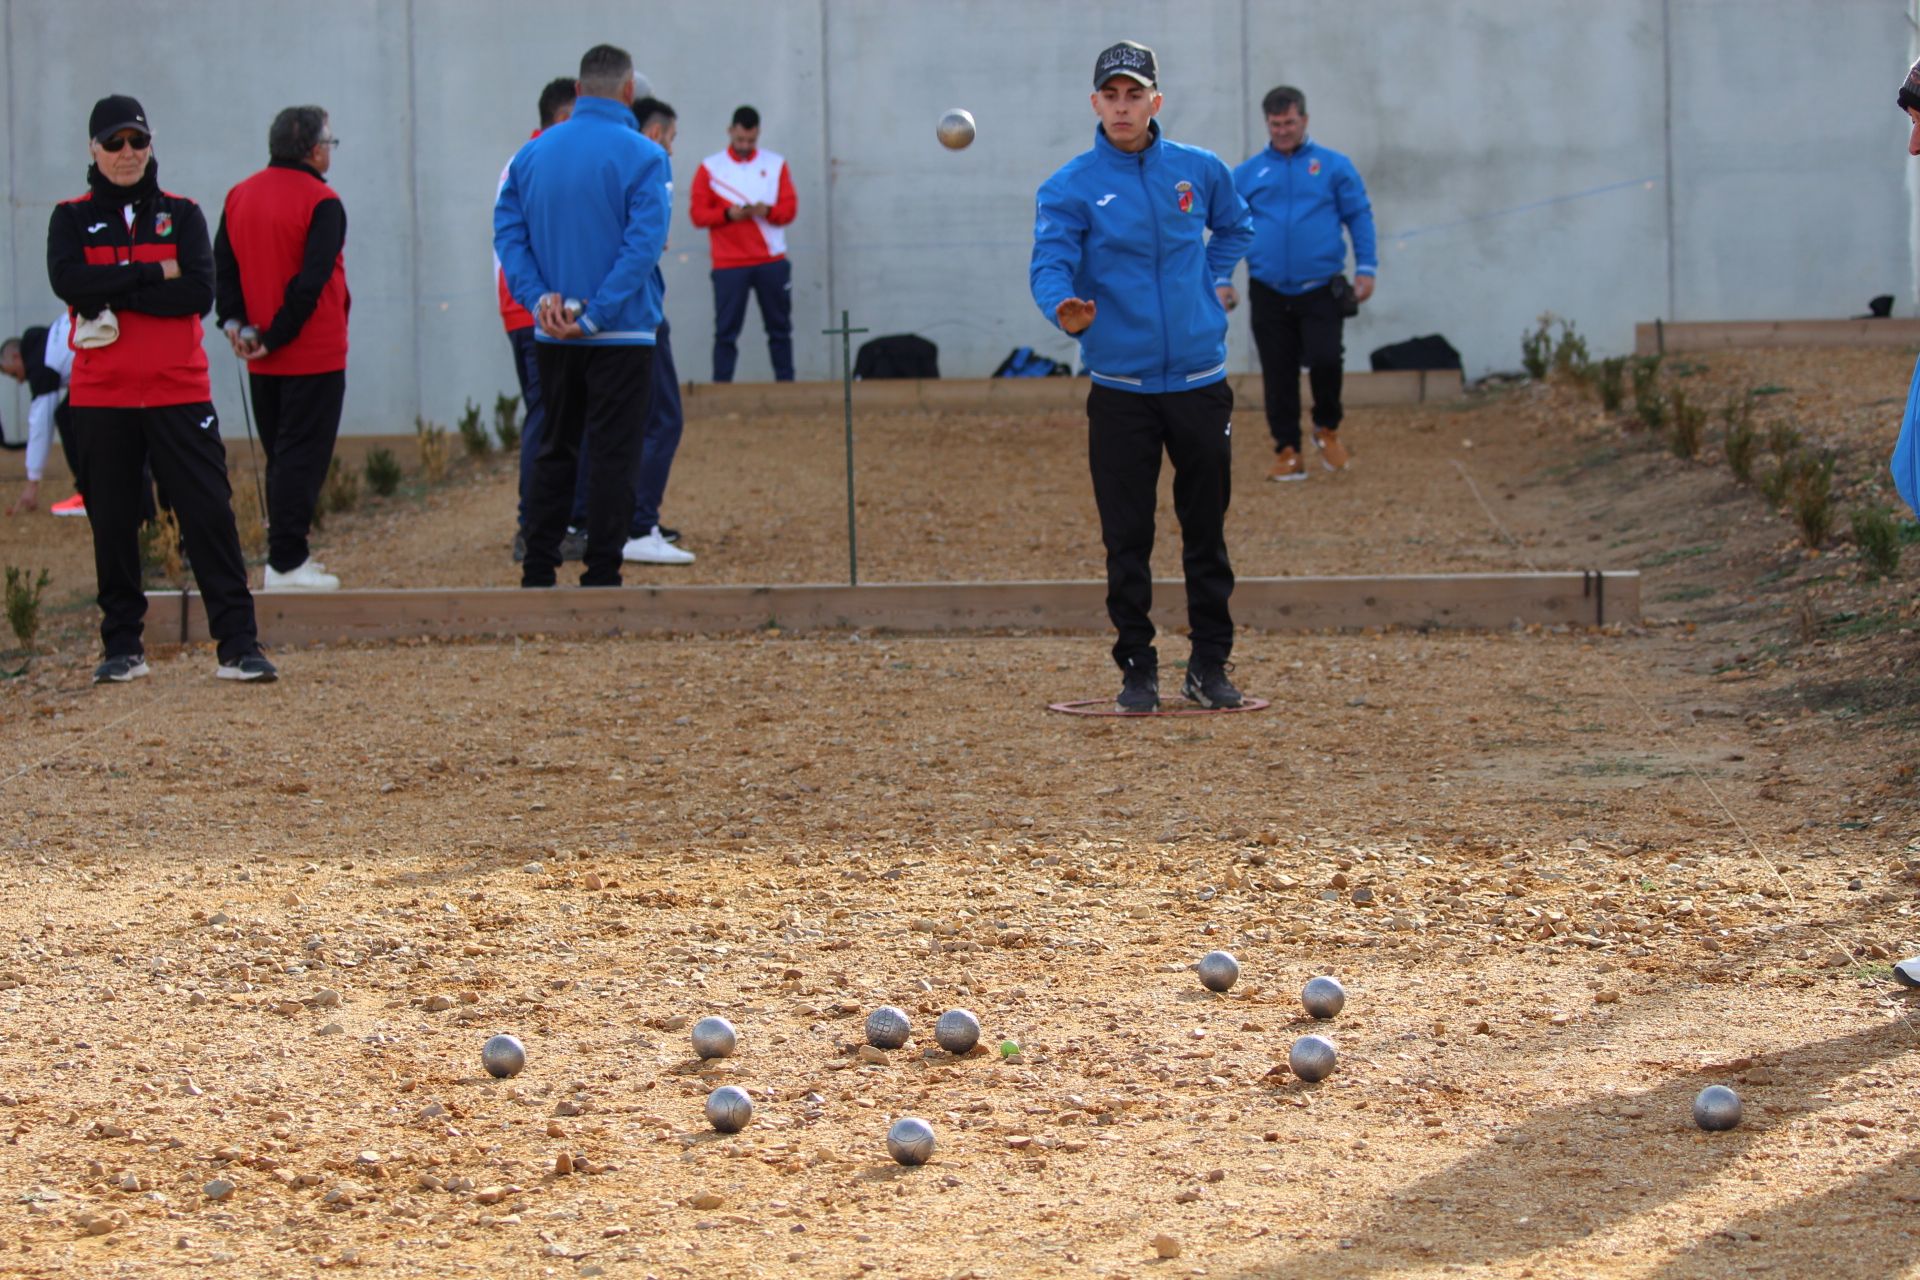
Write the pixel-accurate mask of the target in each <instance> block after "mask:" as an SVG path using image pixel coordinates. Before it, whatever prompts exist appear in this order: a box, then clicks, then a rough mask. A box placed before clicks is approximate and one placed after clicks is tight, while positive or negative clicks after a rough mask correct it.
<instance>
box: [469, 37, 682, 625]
mask: <svg viewBox="0 0 1920 1280" xmlns="http://www.w3.org/2000/svg"><path fill="white" fill-rule="evenodd" d="M633 95H634V76H633V59H632V58H631V57H630V56H628V54H627V53H626V51H625V50H622V49H616V48H614V47H613V46H612V45H596V46H594V47H593V48H592V49H589V50H587V52H586V55H585V56H584V57H582V58H581V60H580V81H579V97H578V98H577V99H576V100H575V102H574V106H573V118H572V120H570V121H569V122H568V123H567V126H566V127H565V128H564V129H551V130H548V131H547V132H545V133H542V134H541V135H540V136H539V137H537V138H535V139H533V140H532V141H531V142H528V143H527V144H526V145H525V146H523V147H521V148H520V151H519V154H517V155H515V156H514V158H513V162H512V163H511V164H509V165H508V166H507V176H506V180H505V181H504V182H502V183H501V185H500V195H499V197H498V199H497V201H496V202H495V204H494V209H493V247H494V253H495V254H496V255H497V256H498V257H499V259H500V269H501V270H502V271H503V272H505V273H506V278H507V288H508V290H509V291H510V292H511V293H512V294H513V297H514V299H515V301H517V302H519V303H520V305H521V306H523V307H526V308H527V309H528V310H529V311H531V312H533V315H534V319H535V322H536V323H537V325H538V326H539V333H538V334H537V335H536V338H535V341H536V342H537V343H538V345H539V352H538V355H539V364H540V389H541V393H542V396H543V397H544V398H545V400H546V407H547V436H546V440H545V441H544V442H543V443H542V445H541V447H540V453H539V456H538V457H537V458H536V459H535V460H534V475H533V485H532V490H531V492H530V494H529V495H528V497H529V503H528V512H527V558H526V561H525V563H524V564H523V565H522V566H521V571H520V585H521V586H523V587H550V586H553V585H554V581H555V571H556V570H557V569H558V568H559V565H560V540H561V538H562V537H564V536H565V534H566V531H567V516H568V513H569V508H570V506H571V505H572V497H573V486H574V482H575V478H576V475H577V472H578V467H579V457H580V447H581V441H582V440H583V439H584V440H585V441H586V446H587V449H588V453H589V455H590V457H589V482H588V491H587V550H586V556H585V560H586V568H585V571H584V572H583V573H582V574H581V575H580V584H581V585H582V586H588V587H601V586H605V587H617V586H619V585H620V552H621V548H622V547H623V546H624V544H625V543H626V541H627V525H628V522H629V521H630V520H631V519H632V516H633V471H634V461H635V457H636V455H637V453H638V450H639V448H640V431H641V424H642V423H643V422H644V421H645V418H646V407H647V396H648V392H649V380H650V378H651V376H652V366H653V344H654V335H655V330H656V329H658V327H659V325H660V299H659V297H658V296H657V295H656V293H655V292H654V290H652V289H651V288H649V287H648V281H649V279H650V278H651V276H652V274H653V270H654V267H655V266H656V265H658V263H659V261H660V253H661V250H662V249H664V248H665V247H666V242H667V220H668V216H669V213H670V209H671V205H672V200H673V170H672V167H671V166H670V165H669V164H668V162H667V153H666V151H665V150H663V149H662V148H661V147H660V145H659V144H658V143H655V142H653V141H651V140H649V139H648V138H646V137H644V136H642V134H641V133H640V130H639V127H638V126H637V125H636V124H635V123H634V118H633ZM569 302H578V303H579V304H580V309H579V310H575V309H574V308H573V307H571V306H569V305H568V304H569Z"/></svg>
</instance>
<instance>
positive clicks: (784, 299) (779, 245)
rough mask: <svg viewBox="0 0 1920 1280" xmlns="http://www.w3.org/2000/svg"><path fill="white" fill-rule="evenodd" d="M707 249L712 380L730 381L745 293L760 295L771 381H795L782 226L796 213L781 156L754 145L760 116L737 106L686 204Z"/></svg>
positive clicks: (703, 163) (789, 288)
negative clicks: (721, 146) (706, 236)
mask: <svg viewBox="0 0 1920 1280" xmlns="http://www.w3.org/2000/svg"><path fill="white" fill-rule="evenodd" d="M689 203H690V205H691V212H692V214H693V225H694V226H696V227H705V228H707V230H708V231H709V232H711V239H712V247H713V380H714V381H715V382H732V381H733V366H734V360H735V358H736V357H737V356H738V354H739V348H738V347H737V346H736V345H735V339H737V338H738V337H739V336H740V326H741V325H743V324H745V323H746V319H747V295H748V294H749V293H751V294H753V295H754V296H755V297H757V298H758V299H759V300H760V318H761V319H762V320H764V321H765V322H766V325H767V354H768V356H769V357H771V358H772V360H773V377H774V380H775V381H776V382H792V381H793V264H792V263H790V262H788V261H787V233H786V230H785V228H786V226H787V224H788V223H790V222H792V221H793V218H794V214H796V213H798V212H799V209H800V202H799V200H798V198H797V197H795V195H794V194H793V179H792V178H791V177H790V176H788V174H787V162H786V160H785V158H783V157H781V156H779V155H776V154H774V153H773V152H771V151H765V150H762V149H761V148H760V113H759V112H758V111H755V110H754V109H753V108H752V107H741V108H740V109H739V110H737V111H735V112H734V113H733V123H732V124H731V125H729V126H728V127H727V149H726V150H725V151H718V152H715V153H714V154H713V155H710V156H708V157H707V158H706V159H705V160H702V161H701V162H700V168H699V171H698V172H696V173H695V174H694V175H693V195H692V197H691V199H690V201H689Z"/></svg>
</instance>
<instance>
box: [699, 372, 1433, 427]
mask: <svg viewBox="0 0 1920 1280" xmlns="http://www.w3.org/2000/svg"><path fill="white" fill-rule="evenodd" d="M1228 381H1229V382H1230V383H1232V385H1233V391H1234V396H1235V397H1236V398H1237V399H1238V400H1239V401H1240V402H1241V403H1243V404H1259V403H1261V402H1262V399H1263V392H1262V382H1261V378H1260V375H1259V374H1257V373H1237V374H1233V375H1231V376H1230V377H1229V378H1228ZM1089 385H1090V384H1089V383H1088V382H1087V381H1086V380H1085V379H1081V378H928V379H924V380H922V379H917V378H897V379H895V378H889V379H884V380H879V381H870V382H856V383H854V384H853V407H854V409H855V411H856V412H862V413H894V412H902V411H910V410H916V409H945V410H950V411H953V412H960V413H966V412H975V413H1003V412H1045V411H1048V410H1052V409H1078V408H1079V407H1080V406H1081V405H1082V404H1084V403H1085V401H1086V398H1087V388H1088V386H1089ZM1345 388H1346V389H1345V391H1344V392H1343V393H1342V398H1343V400H1344V402H1345V403H1347V404H1351V405H1376V406H1383V405H1404V404H1424V403H1427V402H1429V401H1445V400H1458V399H1460V398H1461V397H1462V396H1463V395H1465V394H1466V384H1465V382H1464V381H1463V380H1462V377H1461V374H1460V371H1459V370H1457V369H1448V370H1432V371H1419V370H1406V371H1396V372H1390V373H1349V374H1348V375H1347V377H1346V383H1345ZM1301 390H1302V394H1309V393H1308V390H1307V387H1306V376H1305V375H1304V374H1303V375H1302V376H1301ZM844 397H845V393H844V391H843V390H842V388H841V385H840V383H838V382H729V383H712V382H693V383H688V384H687V385H686V386H685V387H684V388H682V390H681V401H682V404H683V405H684V406H685V410H686V414H687V416H688V417H689V418H695V417H712V416H718V415H722V414H729V413H827V412H832V411H837V410H838V409H840V407H841V406H842V405H843V404H844V403H845V399H844Z"/></svg>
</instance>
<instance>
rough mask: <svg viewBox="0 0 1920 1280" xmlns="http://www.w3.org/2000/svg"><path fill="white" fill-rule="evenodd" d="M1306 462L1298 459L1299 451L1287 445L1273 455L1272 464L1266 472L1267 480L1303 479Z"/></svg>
mask: <svg viewBox="0 0 1920 1280" xmlns="http://www.w3.org/2000/svg"><path fill="white" fill-rule="evenodd" d="M1306 478H1307V464H1306V463H1304V462H1302V461H1300V451H1299V450H1298V449H1295V448H1293V447H1292V446H1291V445H1289V446H1288V447H1287V448H1285V449H1282V450H1280V451H1279V452H1278V453H1276V454H1274V455H1273V466H1272V468H1271V469H1269V470H1268V472H1267V479H1269V480H1305V479H1306Z"/></svg>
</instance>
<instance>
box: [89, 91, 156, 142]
mask: <svg viewBox="0 0 1920 1280" xmlns="http://www.w3.org/2000/svg"><path fill="white" fill-rule="evenodd" d="M122 129H138V130H139V131H140V132H142V133H144V134H147V135H148V136H152V134H153V126H152V125H150V124H148V123H147V109H146V108H145V107H143V106H141V105H140V103H139V102H138V101H137V100H135V99H133V98H130V97H128V96H127V95H126V94H124V93H113V94H108V95H107V96H106V97H104V98H102V99H100V101H98V102H96V103H94V104H93V114H92V115H91V116H89V117H88V118H87V136H88V137H90V138H92V139H93V140H94V141H95V142H105V141H106V140H107V139H108V138H111V137H112V136H113V135H114V134H116V133H118V132H120V131H121V130H122Z"/></svg>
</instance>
